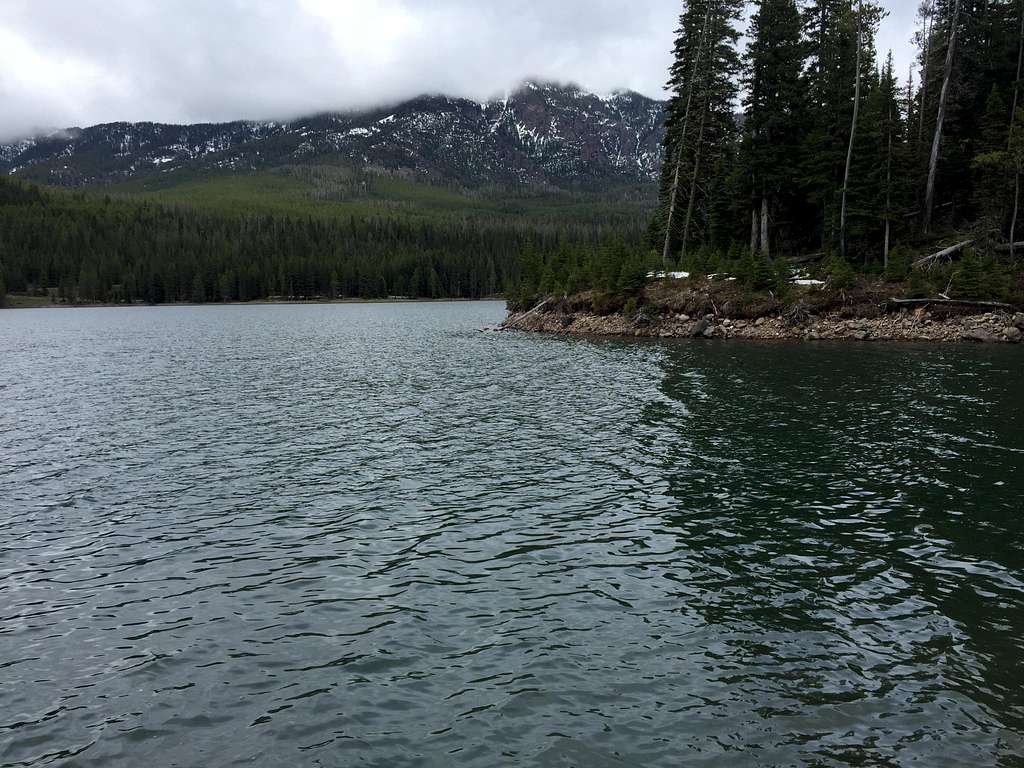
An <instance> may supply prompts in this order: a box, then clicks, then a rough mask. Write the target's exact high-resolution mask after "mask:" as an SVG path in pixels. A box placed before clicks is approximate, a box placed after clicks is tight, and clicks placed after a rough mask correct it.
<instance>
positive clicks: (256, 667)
mask: <svg viewBox="0 0 1024 768" xmlns="http://www.w3.org/2000/svg"><path fill="white" fill-rule="evenodd" d="M503 315H504V309H503V306H502V305H501V304H499V303H494V302H491V303H452V304H392V305H386V304H379V305H375V304H363V305H317V306H273V305H270V306H209V307H162V308H161V307H157V308H142V307H132V308H123V309H115V308H111V309H80V310H62V309H39V310H8V311H3V312H0V405H2V411H0V499H2V500H3V502H2V508H3V513H2V514H3V517H2V523H3V525H2V527H0V765H3V766H42V765H74V766H125V767H128V766H140V765H147V764H148V765H154V766H157V765H158V766H231V765H266V766H279V765H280V766H284V765H289V766H291V765H295V766H298V765H310V766H348V765H369V766H388V767H392V768H393V767H394V766H473V767H477V766H479V767H480V768H491V767H492V766H499V765H528V766H580V768H595V767H597V768H600V767H602V766H679V765H686V766H780V765H814V766H902V765H910V764H919V765H922V766H929V768H931V767H933V766H946V765H949V766H962V765H979V766H981V765H984V766H993V765H998V766H1021V765H1024V501H1022V499H1024V471H1022V470H1024V390H1022V384H1024V380H1022V374H1024V349H1021V348H1020V347H996V346H978V347H971V346H931V347H927V346H922V347H915V346H899V345H883V344H878V345H856V344H849V343H847V344H842V343H838V344H827V343H821V344H800V343H795V344H793V343H780V344H756V343H744V342H691V341H667V342H632V341H617V340H591V339H567V338H558V337H550V336H531V335H519V334H501V333H482V332H480V329H481V328H483V327H485V326H488V325H493V324H495V323H497V322H498V321H500V319H501V318H502V317H503Z"/></svg>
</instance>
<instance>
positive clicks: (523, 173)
mask: <svg viewBox="0 0 1024 768" xmlns="http://www.w3.org/2000/svg"><path fill="white" fill-rule="evenodd" d="M664 107H665V105H664V103H663V102H659V101H655V100H652V99H649V98H646V97H644V96H641V95H640V94H637V93H632V92H619V93H615V94H612V95H611V96H607V97H601V96H598V95H595V94H592V93H587V92H585V91H582V90H580V89H579V88H576V87H573V86H561V85H554V84H547V83H536V82H528V83H526V84H524V85H523V86H522V87H521V88H520V89H518V90H517V91H515V92H513V93H511V94H509V95H508V97H507V98H504V99H499V100H493V101H489V102H484V103H479V102H475V101H471V100H468V99H456V98H449V97H445V96H421V97H418V98H415V99H412V100H410V101H407V102H404V103H402V104H399V105H397V106H394V107H390V108H386V109H375V110H368V111H364V112H359V113H328V114H322V115H317V116H314V117H310V118H305V119H299V120H293V121H290V122H287V123H278V122H233V123H221V124H196V125H166V124H159V123H108V124H104V125H97V126H93V127H90V128H72V129H68V130H65V131H60V132H57V133H55V134H52V135H50V136H45V137H37V138H33V139H26V140H23V141H18V142H15V143H11V144H0V173H7V174H14V175H16V176H19V177H23V178H29V179H32V180H35V181H40V182H44V183H48V184H59V185H65V186H80V185H86V184H103V183H111V182H117V181H124V180H126V179H130V178H136V177H140V176H150V175H153V174H169V173H175V172H177V171H179V170H181V169H186V168H188V169H193V170H215V169H225V170H237V171H247V170H258V169H261V168H270V167H275V166H281V165H287V164H296V163H298V164H302V163H317V162H341V163H345V164H348V165H355V166H359V167H376V168H381V169H383V170H387V171H397V172H408V173H411V174H416V175H420V176H424V177H428V178H435V179H450V180H453V181H458V182H461V183H464V184H495V183H496V184H540V185H547V186H554V187H566V186H575V185H580V184H591V183H601V182H608V181H616V182H639V183H644V182H650V181H653V180H654V179H655V178H656V177H657V174H658V170H659V168H660V165H661V157H662V149H661V139H662V136H663V127H662V122H663V118H664Z"/></svg>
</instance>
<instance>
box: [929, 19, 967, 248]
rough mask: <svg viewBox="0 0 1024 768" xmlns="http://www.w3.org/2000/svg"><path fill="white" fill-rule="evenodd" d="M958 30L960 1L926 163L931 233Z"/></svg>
mask: <svg viewBox="0 0 1024 768" xmlns="http://www.w3.org/2000/svg"><path fill="white" fill-rule="evenodd" d="M959 29H960V0H956V2H955V3H954V5H953V18H952V20H951V21H950V30H949V44H948V45H947V47H946V67H945V71H944V72H943V75H942V91H941V92H940V93H939V113H938V115H937V117H936V119H935V139H934V140H933V141H932V156H931V159H930V161H929V163H928V186H927V187H926V188H925V193H924V231H925V233H928V232H931V229H932V209H933V208H934V207H935V175H936V172H937V171H938V167H939V148H940V147H941V146H942V124H943V122H945V119H946V99H947V98H948V97H949V80H950V78H951V77H952V76H953V57H954V55H955V52H956V39H957V33H958V32H959Z"/></svg>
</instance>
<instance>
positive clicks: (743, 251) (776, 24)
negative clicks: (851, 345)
mask: <svg viewBox="0 0 1024 768" xmlns="http://www.w3.org/2000/svg"><path fill="white" fill-rule="evenodd" d="M748 10H749V11H751V12H752V19H751V24H750V28H749V29H748V30H747V37H748V43H747V45H745V46H741V44H740V34H739V32H740V22H741V19H742V18H743V16H744V12H745V11H748ZM884 14H885V9H884V8H883V7H882V6H881V5H879V4H878V3H877V2H873V1H872V0H804V1H803V2H797V0H759V1H758V2H754V3H745V2H742V1H741V0H689V1H688V2H686V3H685V5H684V10H683V13H682V16H681V19H680V25H679V28H678V32H677V38H676V43H675V49H674V64H673V67H672V69H671V73H670V80H669V87H670V88H671V91H672V99H671V101H670V104H669V108H668V118H667V134H666V138H665V157H666V161H665V163H664V165H663V171H662V178H661V185H660V206H659V210H658V213H657V215H656V216H655V217H654V218H653V220H652V222H651V227H650V231H649V233H648V242H647V251H646V253H645V254H644V256H643V257H639V256H637V255H632V256H631V257H630V258H629V259H627V261H626V262H625V263H623V264H622V266H621V269H620V271H619V273H617V274H613V272H614V270H609V269H608V268H607V266H606V265H602V264H600V263H594V264H578V263H564V262H560V261H559V260H558V258H557V256H556V257H555V258H554V260H553V261H545V262H543V263H535V264H527V265H526V266H525V269H524V279H523V283H522V285H521V291H520V293H519V298H520V299H521V303H528V302H529V301H530V300H532V299H534V298H536V297H537V296H538V295H539V294H544V293H548V292H549V291H550V288H551V287H552V286H559V285H562V284H563V283H564V284H565V288H566V290H567V291H571V290H574V289H575V288H577V287H578V286H579V284H580V283H581V282H582V283H583V284H585V285H587V286H588V287H591V288H595V289H598V290H599V291H605V292H612V293H616V292H621V291H622V289H623V288H624V287H628V286H630V285H635V284H636V282H637V279H638V278H637V275H638V274H642V273H643V272H644V270H645V269H647V270H666V271H670V270H677V269H678V270H683V271H686V272H689V273H697V274H707V273H721V272H728V273H730V274H732V275H735V276H737V277H739V278H741V279H742V281H743V283H744V284H746V285H747V286H748V288H750V289H769V288H772V287H773V286H778V287H781V288H784V287H785V285H786V284H787V283H788V282H789V280H790V278H791V275H792V274H793V271H794V267H796V268H797V269H799V270H803V271H806V272H809V273H811V274H812V275H814V276H815V277H821V278H823V279H825V280H827V281H828V282H829V283H830V284H832V285H833V286H836V287H840V286H841V287H846V286H848V285H849V284H851V283H852V282H853V281H854V280H855V279H859V278H857V275H858V274H862V275H865V276H871V279H874V280H876V281H877V280H884V281H888V282H891V283H894V284H896V288H898V289H899V290H901V291H903V292H904V293H905V294H906V295H909V296H920V295H928V294H931V295H936V294H938V293H943V294H945V293H946V292H948V293H953V294H957V295H959V296H961V297H971V298H991V299H1003V300H1013V301H1017V302H1019V301H1020V300H1021V299H1022V298H1024V286H1022V283H1021V279H1020V275H1021V269H1020V267H1019V257H1020V255H1021V251H1024V244H1020V243H1018V244H1017V245H1016V246H1015V245H1014V243H1015V241H1017V240H1020V239H1021V230H1022V226H1021V222H1020V221H1019V219H1020V197H1021V195H1020V187H1021V172H1022V165H1024V99H1022V92H1021V91H1022V81H1021V74H1022V58H1024V0H925V1H924V2H922V3H921V5H920V11H919V27H918V34H917V39H916V43H917V65H916V66H915V67H913V68H912V70H911V71H910V72H904V73H899V72H896V71H895V70H894V67H893V58H892V55H891V53H890V52H887V51H882V52H880V51H878V50H877V48H876V44H875V40H876V36H877V31H878V27H879V23H880V21H881V19H882V18H883V15H884ZM940 253H941V256H936V257H935V258H929V257H930V256H932V255H936V254H940ZM954 260H955V261H954ZM915 264H916V266H917V267H918V269H913V268H912V267H913V266H914V265H915ZM921 267H931V268H930V269H921ZM580 275H583V279H582V280H581V279H580V278H579V276H580ZM555 290H556V292H557V287H556V289H555Z"/></svg>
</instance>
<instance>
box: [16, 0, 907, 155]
mask: <svg viewBox="0 0 1024 768" xmlns="http://www.w3.org/2000/svg"><path fill="white" fill-rule="evenodd" d="M891 2H892V4H893V5H896V4H899V5H900V6H904V5H906V6H909V5H911V3H909V2H908V0H891ZM3 5H4V8H3V13H2V15H0V105H2V108H0V138H4V137H6V138H10V137H12V136H16V135H24V134H27V133H31V132H33V131H35V130H38V129H41V128H43V129H45V128H60V127H67V126H72V125H90V124H94V123H99V122H107V121H114V120H133V121H135V120H155V121H163V122H198V121H221V120H232V119H240V118H250V119H262V118H288V117H292V116H296V115H300V114H304V113H310V112H317V111H326V110H332V109H348V108H358V107H365V106H370V105H375V104H381V103H386V102H394V101H397V100H400V99H403V98H409V97H412V96H415V95H417V94H420V93H427V92H429V93H440V92H444V93H448V94H451V95H458V96H469V97H473V98H478V99H482V98H488V97H490V96H494V95H497V94H500V93H501V92H503V91H504V90H506V89H508V88H511V87H514V86H515V85H516V84H518V83H519V82H521V81H522V80H523V79H525V78H527V77H541V78H548V79H553V80H561V81H574V82H577V83H579V84H580V85H582V86H584V87H587V88H590V89H592V90H595V91H599V92H608V91H611V90H613V89H615V88H620V87H621V88H632V89H634V90H638V91H640V92H641V93H645V94H647V95H650V96H656V97H657V96H661V95H662V94H663V91H662V86H663V83H664V81H665V77H666V71H667V68H668V65H669V60H670V59H669V57H670V50H671V46H672V36H673V32H674V30H675V28H676V23H677V19H678V15H679V12H680V10H681V8H682V2H681V0H214V1H212V2H211V0H175V1H174V2H159V1H158V0H3ZM912 16H913V13H912V10H908V9H906V8H904V9H902V10H900V11H898V12H896V13H894V14H893V16H892V17H891V18H890V19H889V20H888V21H887V26H886V29H885V30H884V31H883V40H882V41H880V45H879V48H880V50H882V51H883V52H884V50H885V49H886V48H887V47H888V46H889V45H899V44H900V43H901V42H902V43H905V42H906V39H907V38H909V36H910V34H911V33H912V28H911V27H910V22H911V21H912ZM904 21H906V23H904ZM901 25H902V26H901ZM890 27H891V32H890ZM904 27H905V29H904ZM901 38H902V39H901ZM904 61H905V62H906V63H903V62H904ZM908 64H909V53H908V54H907V55H905V56H903V57H901V61H900V63H899V64H898V66H901V68H902V70H901V71H904V72H905V71H906V66H907V65H908Z"/></svg>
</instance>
